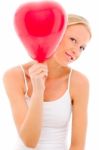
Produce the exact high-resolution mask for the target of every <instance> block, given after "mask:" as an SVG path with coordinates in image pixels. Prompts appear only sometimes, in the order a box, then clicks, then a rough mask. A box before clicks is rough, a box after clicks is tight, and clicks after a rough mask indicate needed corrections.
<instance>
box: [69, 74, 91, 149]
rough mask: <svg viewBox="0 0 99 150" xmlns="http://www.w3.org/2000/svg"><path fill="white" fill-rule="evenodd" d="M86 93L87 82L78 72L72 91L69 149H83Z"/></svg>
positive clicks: (85, 126) (85, 127)
mask: <svg viewBox="0 0 99 150" xmlns="http://www.w3.org/2000/svg"><path fill="white" fill-rule="evenodd" d="M75 87H76V88H75ZM88 95H89V82H88V80H87V79H86V77H84V76H83V75H79V74H78V75H77V77H76V78H75V83H74V88H73V92H72V97H73V106H72V136H71V146H70V150H84V145H85V139H86V129H87V106H88Z"/></svg>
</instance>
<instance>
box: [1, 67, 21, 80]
mask: <svg viewBox="0 0 99 150" xmlns="http://www.w3.org/2000/svg"><path fill="white" fill-rule="evenodd" d="M20 78H21V70H20V67H19V66H16V67H13V68H10V69H8V70H7V71H6V72H5V73H4V75H3V81H5V82H6V81H14V80H15V81H17V80H18V79H20Z"/></svg>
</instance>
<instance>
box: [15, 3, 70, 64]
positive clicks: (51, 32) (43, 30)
mask: <svg viewBox="0 0 99 150" xmlns="http://www.w3.org/2000/svg"><path fill="white" fill-rule="evenodd" d="M67 20H68V18H67V15H66V13H65V11H64V10H63V8H62V7H61V6H60V5H59V4H58V3H56V2H45V1H43V2H31V3H25V4H23V5H21V6H20V7H19V8H18V9H17V11H16V13H15V16H14V25H15V29H16V32H17V33H18V35H19V37H20V39H21V41H22V42H23V44H24V46H25V47H26V50H27V52H28V54H29V55H30V57H32V58H33V59H36V60H37V61H39V62H43V61H45V60H46V59H48V58H49V57H51V56H52V55H53V53H54V52H55V51H56V47H57V46H58V44H59V42H60V40H61V39H62V36H63V33H64V31H65V29H66V27H67Z"/></svg>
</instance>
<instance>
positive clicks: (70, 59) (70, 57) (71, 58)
mask: <svg viewBox="0 0 99 150" xmlns="http://www.w3.org/2000/svg"><path fill="white" fill-rule="evenodd" d="M65 54H66V57H67V58H68V61H69V62H71V61H73V60H74V57H73V56H72V55H71V54H69V53H67V52H65Z"/></svg>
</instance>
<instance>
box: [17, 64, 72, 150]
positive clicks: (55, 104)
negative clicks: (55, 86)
mask: <svg viewBox="0 0 99 150" xmlns="http://www.w3.org/2000/svg"><path fill="white" fill-rule="evenodd" d="M21 69H22V71H23V75H24V81H25V89H26V93H25V101H26V103H27V105H28V107H29V104H30V97H29V96H28V95H27V92H28V85H27V80H26V76H25V71H24V69H23V67H22V66H21ZM71 73H72V69H71V71H70V73H69V77H68V88H67V90H66V91H65V93H64V94H63V95H62V96H61V97H60V98H59V99H57V100H52V101H44V102H43V119H42V130H41V135H40V139H39V142H38V145H37V147H36V148H35V149H30V148H28V147H25V146H23V147H22V143H21V144H19V143H18V144H19V146H18V149H16V150H67V143H66V142H67V140H66V139H67V135H68V125H69V120H70V116H71V110H72V106H71V96H70V91H69V89H70V77H71Z"/></svg>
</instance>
